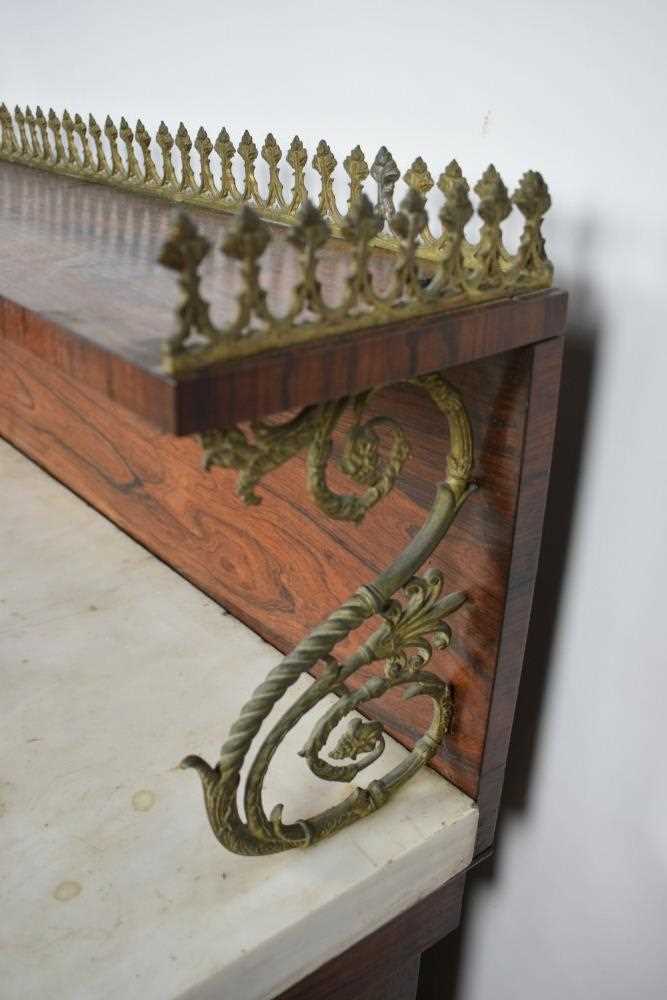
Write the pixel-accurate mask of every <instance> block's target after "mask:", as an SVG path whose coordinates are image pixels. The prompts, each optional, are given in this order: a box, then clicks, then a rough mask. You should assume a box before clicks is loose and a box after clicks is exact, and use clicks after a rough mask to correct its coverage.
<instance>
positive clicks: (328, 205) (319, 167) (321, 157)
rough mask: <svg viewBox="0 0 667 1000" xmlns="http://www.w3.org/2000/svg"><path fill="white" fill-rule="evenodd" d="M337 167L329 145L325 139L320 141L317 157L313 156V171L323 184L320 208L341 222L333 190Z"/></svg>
mask: <svg viewBox="0 0 667 1000" xmlns="http://www.w3.org/2000/svg"><path fill="white" fill-rule="evenodd" d="M337 165H338V161H337V160H336V157H335V156H334V155H333V153H332V152H331V149H330V148H329V144H328V143H327V142H325V140H324V139H320V141H319V143H318V144H317V149H316V151H315V155H314V156H313V169H314V170H316V171H317V173H318V174H319V175H320V178H321V182H322V183H321V185H320V199H319V208H320V212H323V213H324V214H326V215H328V216H329V218H330V219H335V220H336V221H339V220H340V218H341V216H340V214H339V212H338V206H337V205H336V198H335V195H334V189H333V172H334V170H335V169H336V166H337Z"/></svg>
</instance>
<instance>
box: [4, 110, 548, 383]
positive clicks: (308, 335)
mask: <svg viewBox="0 0 667 1000" xmlns="http://www.w3.org/2000/svg"><path fill="white" fill-rule="evenodd" d="M193 147H194V151H193ZM158 150H159V152H158ZM176 156H177V158H178V163H175V162H174V158H175V157H176ZM258 157H261V160H262V161H263V162H264V169H265V173H266V175H267V176H266V177H265V178H264V179H260V178H258V176H257V159H258ZM193 158H195V159H196V164H193ZM0 159H2V160H8V161H11V162H16V163H21V164H24V165H27V166H30V167H36V168H38V169H42V170H49V171H51V172H55V173H59V174H64V175H68V176H72V177H76V178H78V179H81V180H86V181H92V182H96V183H102V184H106V185H111V186H113V187H116V188H120V189H123V190H126V191H136V192H140V193H141V194H149V195H154V196H157V197H161V198H164V199H167V200H168V201H172V202H178V203H180V204H182V205H194V206H199V207H205V208H207V209H211V210H218V211H222V212H232V213H240V220H239V225H238V228H237V229H236V231H235V232H234V233H232V234H231V235H229V236H228V237H227V238H226V239H225V241H224V243H223V246H222V250H223V253H224V254H225V255H226V256H227V257H230V258H233V259H234V260H236V261H237V262H238V263H239V266H240V270H241V285H242V287H241V292H240V295H239V309H238V314H237V316H236V318H235V319H234V320H233V321H232V322H231V323H227V324H226V325H224V326H222V327H219V326H216V324H215V323H214V321H213V319H212V318H211V316H210V312H209V307H208V303H207V302H206V300H205V299H204V298H203V297H202V295H201V292H200V277H199V274H200V265H201V263H202V261H203V260H204V258H205V257H206V255H207V254H208V253H209V250H210V245H209V242H208V241H207V240H206V239H205V238H204V237H203V236H201V235H200V234H199V233H198V231H197V229H196V227H195V225H194V224H193V223H192V222H191V221H190V220H189V219H188V218H187V217H186V216H181V217H180V218H179V220H178V222H177V223H176V225H175V227H174V231H173V234H172V236H171V238H170V239H169V240H168V241H167V243H166V245H165V247H164V249H163V253H162V257H161V259H162V262H163V263H164V264H165V265H166V266H167V267H170V268H173V269H174V270H176V271H178V272H179V274H180V284H181V290H182V302H181V305H180V307H179V310H178V322H177V329H176V331H175V333H174V334H173V335H172V336H171V337H170V338H169V339H168V340H167V341H166V343H165V349H164V365H165V368H166V369H167V370H168V371H170V372H173V373H174V374H177V375H178V374H180V373H183V372H187V371H189V370H191V369H193V368H198V367H201V366H204V365H209V364H211V363H214V362H221V361H227V360H230V359H233V358H237V357H242V356H244V355H248V354H252V353H256V352H258V351H263V350H267V349H270V348H275V347H278V346H288V345H291V344H295V343H299V342H301V341H304V340H310V339H314V338H320V337H323V336H328V335H330V334H336V333H341V332H345V331H347V330H352V329H359V328H360V327H363V326H368V325H372V324H378V323H386V322H391V321H392V320H395V319H401V318H405V317H406V316H420V315H427V314H429V313H434V312H439V311H442V310H444V309H453V308H458V307H460V306H461V305H465V304H467V303H474V302H483V301H487V300H489V299H497V298H504V297H507V296H508V295H515V294H520V293H523V292H529V291H535V290H539V289H543V288H547V287H549V286H550V285H551V282H552V272H553V269H552V266H551V264H550V262H549V260H548V258H547V256H546V253H545V247H544V240H543V237H542V231H541V227H542V219H543V216H544V214H545V212H546V211H547V210H548V209H549V207H550V204H551V199H550V196H549V191H548V189H547V186H546V184H545V182H544V180H543V179H542V176H541V175H540V174H539V173H537V172H536V171H533V170H529V171H528V172H527V173H525V174H524V175H523V177H522V178H521V180H520V181H519V184H518V186H517V188H516V190H515V192H514V194H513V195H512V196H511V198H510V196H509V194H508V191H507V188H506V186H505V184H504V182H503V180H502V178H501V177H500V174H499V173H498V171H497V170H496V168H495V167H494V166H493V165H491V166H489V167H488V168H487V170H486V171H485V172H484V174H483V176H482V177H481V179H480V180H479V181H478V182H477V184H475V186H474V193H475V195H476V196H477V214H478V216H479V218H480V219H481V223H482V224H481V228H480V230H479V234H478V240H477V242H470V241H469V240H468V238H467V236H466V227H467V226H468V224H469V223H470V221H471V219H472V217H473V214H474V208H473V204H472V202H471V199H470V187H469V184H468V182H467V181H466V179H465V178H464V176H463V174H462V172H461V168H460V167H459V165H458V163H457V162H456V161H455V160H452V161H451V163H450V164H449V166H447V167H446V169H445V170H444V171H443V172H442V173H441V174H440V176H439V178H438V180H437V185H436V184H435V183H434V180H433V177H432V176H431V174H430V172H429V169H428V166H427V164H426V163H425V161H424V160H423V159H422V158H421V157H417V158H416V159H415V160H414V161H413V163H412V165H411V166H410V168H409V169H408V170H407V171H406V172H405V173H404V174H403V177H402V180H403V182H404V183H405V185H406V186H407V195H406V196H405V198H403V199H402V200H401V203H400V206H399V208H398V209H397V208H396V205H395V201H394V198H395V189H396V185H397V183H398V182H399V181H400V180H401V173H400V170H399V169H398V166H397V164H396V162H395V160H394V158H393V156H392V155H391V153H390V152H389V150H388V149H387V148H386V147H385V146H382V147H381V149H380V150H379V151H378V153H377V155H376V157H375V159H374V161H373V162H372V164H371V165H370V167H369V165H368V163H367V161H366V158H365V155H364V153H363V151H362V149H361V148H360V147H359V146H355V148H354V149H353V150H352V152H351V153H350V154H349V155H348V156H347V157H345V158H344V160H343V164H342V166H343V169H344V171H345V173H346V174H347V178H348V187H349V196H348V199H347V212H346V214H345V215H343V213H341V211H340V210H339V207H338V205H337V202H336V196H335V192H334V171H335V169H336V167H337V166H338V162H337V160H336V158H335V156H334V155H333V153H332V151H331V149H330V147H329V146H328V144H327V143H326V142H325V141H324V140H322V141H321V142H320V143H319V144H318V146H317V149H316V150H315V153H314V155H313V157H312V160H311V161H310V165H311V167H312V169H313V170H314V171H315V172H316V173H317V175H318V178H319V181H318V188H319V191H318V192H317V193H315V192H313V193H312V194H311V195H309V192H308V188H307V183H306V169H307V167H308V164H309V154H308V152H307V150H306V149H305V147H304V145H303V143H302V142H301V140H300V139H299V137H298V136H295V137H294V139H293V140H292V142H291V144H290V146H289V150H288V152H287V156H286V157H285V162H286V165H287V167H288V168H289V172H290V177H289V181H288V184H287V188H289V191H287V189H286V185H285V183H284V182H285V178H284V176H283V174H281V163H282V159H283V154H282V150H281V148H280V146H279V145H278V143H277V141H276V139H275V138H274V136H273V135H272V134H271V133H269V134H268V135H267V137H266V139H265V140H264V143H263V145H262V147H261V150H258V147H257V145H256V144H255V142H254V140H253V138H252V136H251V135H250V134H249V133H248V132H247V131H246V132H244V133H243V136H242V138H241V140H240V142H239V143H238V145H234V143H233V142H232V140H231V139H230V136H229V134H228V132H227V131H226V129H224V128H222V129H221V130H220V132H219V134H218V136H217V139H216V140H215V142H212V141H211V140H210V138H209V136H208V134H207V132H206V131H205V130H204V129H203V128H200V129H199V130H198V131H197V133H196V137H195V140H194V143H193V141H192V139H191V137H190V134H189V132H188V130H187V129H186V127H185V125H184V124H183V123H182V122H181V124H180V125H179V127H178V129H177V130H176V133H175V136H172V134H171V132H170V131H169V129H168V128H167V126H166V125H165V123H164V122H162V123H161V125H160V127H159V129H158V130H157V132H156V134H155V137H152V136H151V135H150V134H149V132H148V131H147V129H146V128H145V127H144V125H143V123H142V122H141V120H138V121H137V123H136V126H135V128H134V129H133V128H131V127H130V125H129V124H128V122H127V121H126V119H125V118H121V121H120V125H119V126H117V125H116V124H115V123H114V122H113V121H112V119H111V118H109V117H107V118H106V121H105V124H104V128H103V129H102V128H101V127H100V125H99V124H98V123H97V121H96V120H95V118H94V117H93V116H92V115H89V116H88V118H87V120H86V119H85V118H83V117H82V116H81V115H79V114H75V115H74V117H72V116H71V115H70V114H69V112H68V111H64V112H63V114H62V116H60V117H59V116H58V115H57V114H56V112H55V111H54V110H53V109H51V110H50V111H49V113H48V115H45V114H44V112H43V111H42V109H41V108H40V107H37V109H36V111H35V113H33V112H32V110H31V108H29V107H26V108H25V109H22V108H20V107H16V109H15V111H14V113H13V114H12V113H11V112H10V111H9V110H8V108H7V107H6V105H5V104H2V105H0ZM239 161H240V165H241V170H240V171H239V170H237V169H236V164H238V162H239ZM283 171H284V164H283ZM369 177H370V178H371V180H372V181H373V182H374V184H375V190H374V192H373V198H372V199H370V198H369V197H368V194H367V193H366V191H365V189H364V185H365V184H366V183H367V182H368V178H369ZM434 186H437V188H438V190H439V192H440V193H441V194H442V195H443V196H444V204H443V205H442V208H441V210H440V212H439V218H440V222H441V228H440V230H439V231H438V232H435V231H434V229H433V226H432V224H431V223H430V222H429V218H428V213H427V211H426V201H425V199H426V196H427V195H428V193H429V192H430V191H431V189H432V188H433V187H434ZM513 205H514V206H516V207H517V208H518V210H519V212H520V213H521V214H522V215H523V217H524V226H523V233H522V236H521V239H520V242H519V246H518V248H517V251H516V253H510V251H509V250H508V249H507V247H506V246H505V245H504V243H503V235H502V224H503V223H504V221H505V220H506V219H507V217H508V216H509V214H510V212H511V211H512V206H513ZM267 221H268V222H274V223H276V222H277V223H286V224H289V225H290V226H291V227H292V230H291V232H290V235H289V242H290V243H291V246H292V252H293V253H295V254H296V256H297V258H298V270H299V273H300V278H299V280H298V281H297V283H296V284H295V287H294V289H293V292H292V300H291V303H290V304H289V306H288V308H287V309H286V310H285V311H284V312H282V313H280V314H276V312H275V311H273V310H272V309H271V308H270V306H269V303H268V301H267V295H266V291H265V289H264V287H263V284H262V275H261V270H262V266H261V265H262V257H263V255H264V253H265V251H266V250H267V247H268V245H269V242H270V239H271V230H270V227H269V226H268V225H267ZM330 237H335V238H342V239H344V240H345V241H346V243H347V245H348V250H349V274H348V277H347V281H346V284H345V290H344V293H343V295H342V298H341V300H340V301H339V302H335V303H330V302H326V301H325V299H324V297H323V295H322V289H321V286H320V282H319V280H318V276H317V268H318V260H319V258H320V256H321V252H322V249H323V247H324V245H325V244H326V242H327V240H328V239H329V238H330ZM378 247H379V248H384V249H386V250H390V251H392V252H393V253H394V255H395V267H394V273H393V276H392V278H391V280H390V281H389V282H388V284H387V286H386V287H384V288H383V289H381V290H378V287H377V283H376V282H375V281H374V278H373V274H372V267H371V266H370V265H371V263H372V262H371V256H372V251H373V250H374V249H375V248H378Z"/></svg>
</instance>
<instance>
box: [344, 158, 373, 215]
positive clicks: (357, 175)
mask: <svg viewBox="0 0 667 1000" xmlns="http://www.w3.org/2000/svg"><path fill="white" fill-rule="evenodd" d="M343 168H344V169H345V172H346V174H347V175H348V177H349V178H350V196H349V198H348V200H347V204H348V208H349V209H351V208H352V207H353V206H354V205H355V204H356V203H357V202H358V201H359V199H360V198H361V193H362V191H363V183H364V181H365V180H366V178H367V177H368V174H369V168H368V164H367V163H366V157H365V156H364V153H363V150H362V148H361V146H355V147H354V149H353V150H352V152H351V153H350V154H349V156H346V157H345V159H344V160H343Z"/></svg>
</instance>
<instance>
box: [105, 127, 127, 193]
mask: <svg viewBox="0 0 667 1000" xmlns="http://www.w3.org/2000/svg"><path fill="white" fill-rule="evenodd" d="M104 134H105V136H106V137H107V140H108V142H109V149H110V151H111V176H112V177H116V178H117V177H122V176H123V173H124V167H123V161H122V159H121V157H120V153H119V152H118V129H117V128H116V126H115V125H114V123H113V121H112V119H111V115H107V117H106V120H105V122H104Z"/></svg>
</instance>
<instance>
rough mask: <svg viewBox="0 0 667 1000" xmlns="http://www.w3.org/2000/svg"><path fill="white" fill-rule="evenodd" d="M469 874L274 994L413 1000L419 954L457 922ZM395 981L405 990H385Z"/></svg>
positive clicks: (287, 998) (283, 999) (289, 998)
mask: <svg viewBox="0 0 667 1000" xmlns="http://www.w3.org/2000/svg"><path fill="white" fill-rule="evenodd" d="M465 880H466V872H465V871H464V872H461V874H460V875H457V876H455V877H454V878H453V879H450V880H449V881H448V882H445V884H444V885H443V886H441V887H440V888H439V889H437V890H436V891H435V892H433V893H431V894H430V895H429V896H426V897H425V899H422V900H420V901H419V902H418V903H415V905H414V906H411V907H410V908H409V909H408V910H405V911H404V912H403V913H401V914H399V916H397V917H395V918H394V919H393V920H390V921H389V923H387V924H385V925H384V926H383V927H380V928H378V930H376V931H374V932H373V933H372V934H369V935H368V936H367V937H365V938H363V940H361V941H358V942H357V943H356V944H354V945H352V947H351V948H348V949H347V951H344V952H343V953H342V954H341V955H338V956H337V957H336V958H334V959H332V960H331V961H330V962H325V964H324V965H322V966H320V968H319V969H318V970H317V971H316V972H313V973H312V974H311V975H310V976H307V977H306V978H305V979H302V980H301V982H299V983H297V984H296V985H295V986H292V987H291V988H290V989H288V990H286V991H285V992H283V993H280V994H279V995H277V996H276V998H275V1000H315V998H317V1000H412V997H414V996H416V990H417V981H416V980H417V977H416V976H415V977H414V979H412V978H411V976H412V974H413V972H414V971H415V969H416V970H418V968H419V964H418V963H419V956H420V955H421V953H422V952H423V951H425V950H426V949H427V948H430V947H431V945H433V944H435V942H436V941H438V940H440V938H442V937H444V936H445V935H447V934H449V933H450V932H451V931H453V930H454V928H455V927H457V926H458V923H459V919H460V915H461V903H462V900H463V890H464V888H465ZM397 977H402V981H401V978H398V979H397ZM392 984H393V985H395V986H397V988H400V989H402V990H403V992H395V993H392V992H385V993H383V992H382V990H383V989H384V990H390V989H391V987H392ZM410 989H413V991H414V992H413V993H412V994H411V993H410V992H409V990H410Z"/></svg>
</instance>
